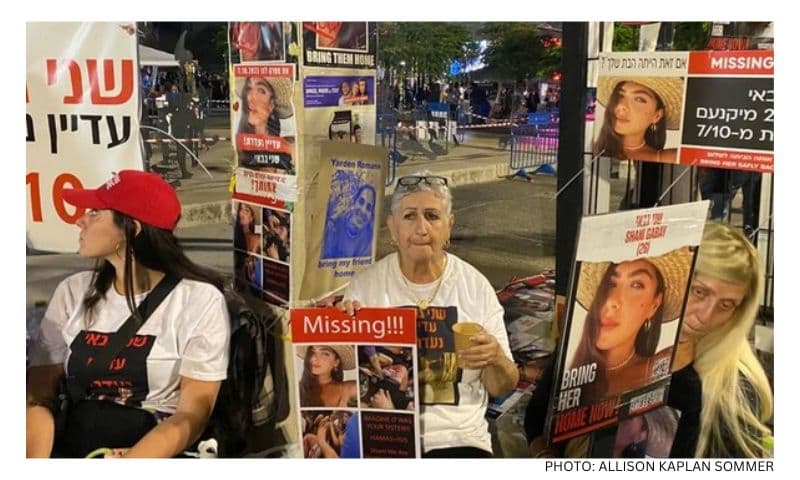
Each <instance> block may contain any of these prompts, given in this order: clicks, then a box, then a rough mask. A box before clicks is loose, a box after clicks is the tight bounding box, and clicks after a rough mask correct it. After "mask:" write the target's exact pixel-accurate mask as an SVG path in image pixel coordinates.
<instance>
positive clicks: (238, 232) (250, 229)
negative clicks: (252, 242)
mask: <svg viewBox="0 0 800 480" xmlns="http://www.w3.org/2000/svg"><path fill="white" fill-rule="evenodd" d="M242 208H249V209H250V213H252V217H253V221H252V222H251V223H250V225H249V226H247V231H245V230H244V228H245V227H243V226H242V224H241V223H239V212H241V211H242ZM234 221H235V222H236V227H235V228H234V229H233V248H235V249H237V250H244V251H247V240H246V234H248V233H256V212H255V211H253V207H252V206H251V205H248V204H246V203H243V202H239V206H238V207H237V208H236V218H235V220H234Z"/></svg>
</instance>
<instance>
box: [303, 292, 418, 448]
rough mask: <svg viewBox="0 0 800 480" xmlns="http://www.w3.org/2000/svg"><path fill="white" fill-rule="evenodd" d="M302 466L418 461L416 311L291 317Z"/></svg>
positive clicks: (318, 312) (314, 312) (312, 311)
mask: <svg viewBox="0 0 800 480" xmlns="http://www.w3.org/2000/svg"><path fill="white" fill-rule="evenodd" d="M290 319H291V320H290V321H291V325H292V343H293V347H292V348H293V349H294V350H293V351H294V353H295V355H294V356H295V378H296V379H297V381H296V382H295V383H296V392H297V395H296V398H297V401H298V403H299V405H298V407H299V412H300V415H299V422H300V425H299V432H300V439H299V444H300V445H302V446H303V456H304V458H418V457H420V450H421V445H420V441H419V440H420V423H419V392H418V388H417V371H418V366H417V360H416V359H417V346H416V311H415V310H414V309H402V308H362V309H360V310H359V311H358V312H356V315H355V316H350V315H348V314H347V313H345V312H341V311H339V310H338V309H335V308H303V309H291V310H290Z"/></svg>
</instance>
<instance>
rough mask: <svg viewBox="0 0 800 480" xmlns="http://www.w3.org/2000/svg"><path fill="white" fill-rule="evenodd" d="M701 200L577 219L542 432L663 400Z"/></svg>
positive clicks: (580, 429)
mask: <svg viewBox="0 0 800 480" xmlns="http://www.w3.org/2000/svg"><path fill="white" fill-rule="evenodd" d="M708 205H709V203H708V201H702V202H695V203H688V204H681V205H674V206H668V207H657V208H652V209H642V210H633V211H626V212H619V213H614V214H608V215H597V216H590V217H584V218H583V219H582V221H581V226H580V231H579V237H578V245H577V251H576V258H575V265H574V267H573V271H572V278H571V284H570V289H569V294H570V295H569V298H568V301H567V312H566V316H565V319H566V321H565V326H564V331H563V334H562V338H561V346H560V349H559V358H558V359H557V363H556V377H555V383H554V388H553V394H552V397H551V400H550V406H549V410H548V419H547V422H548V431H549V435H550V440H551V441H553V442H558V441H561V440H566V439H568V438H571V437H574V436H578V435H582V434H585V433H588V432H591V431H593V430H597V429H599V428H602V427H606V426H609V425H612V424H615V423H617V422H618V421H620V420H621V419H624V418H627V417H628V416H631V415H636V414H640V413H643V412H645V411H647V410H650V409H653V408H655V407H657V406H660V405H662V404H663V403H664V401H665V399H666V395H667V385H668V383H669V376H670V365H671V362H672V349H673V346H674V345H675V343H676V342H677V341H678V332H679V331H680V323H681V320H682V315H683V308H684V306H685V303H686V293H687V287H688V285H689V281H690V280H691V272H692V268H693V266H694V259H695V255H696V251H697V247H698V246H699V244H700V240H701V238H702V234H703V228H704V226H705V219H706V214H707V212H708Z"/></svg>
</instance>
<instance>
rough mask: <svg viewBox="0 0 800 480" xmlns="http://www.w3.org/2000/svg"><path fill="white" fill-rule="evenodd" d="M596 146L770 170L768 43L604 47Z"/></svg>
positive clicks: (605, 151) (599, 150)
mask: <svg viewBox="0 0 800 480" xmlns="http://www.w3.org/2000/svg"><path fill="white" fill-rule="evenodd" d="M599 65H600V69H599V77H598V80H597V106H596V116H595V124H594V125H595V128H594V147H593V152H594V154H595V155H597V156H605V157H612V158H616V159H620V160H624V159H631V160H640V161H647V162H660V163H669V164H681V165H695V166H700V167H715V168H727V169H734V170H750V171H756V172H767V173H771V172H772V171H773V149H774V147H773V136H774V132H773V122H774V118H773V117H774V110H773V107H774V95H773V83H774V80H773V77H774V57H773V52H772V51H771V50H754V51H747V50H737V51H695V52H635V53H604V54H602V55H601V56H600V64H599Z"/></svg>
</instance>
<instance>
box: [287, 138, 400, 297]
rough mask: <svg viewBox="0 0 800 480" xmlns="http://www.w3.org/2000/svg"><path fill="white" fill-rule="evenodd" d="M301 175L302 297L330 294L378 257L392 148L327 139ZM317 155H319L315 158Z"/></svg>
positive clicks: (307, 160) (298, 213)
mask: <svg viewBox="0 0 800 480" xmlns="http://www.w3.org/2000/svg"><path fill="white" fill-rule="evenodd" d="M319 152H320V153H319V155H318V156H314V155H309V156H308V158H307V159H306V162H307V163H306V164H307V167H308V168H307V169H306V172H305V174H304V175H303V176H302V178H301V180H300V181H301V186H300V190H301V191H302V192H303V194H304V200H305V201H304V202H303V205H302V206H300V205H299V207H300V208H301V210H302V213H300V212H299V211H298V212H296V215H297V216H301V217H302V220H303V222H304V227H303V231H305V232H307V234H306V236H305V239H304V241H305V246H304V248H301V249H296V251H300V250H302V251H303V252H305V255H306V258H305V261H304V262H301V263H302V264H303V266H304V267H305V269H304V270H305V271H304V273H303V275H302V277H300V278H302V280H301V281H302V285H301V287H300V293H299V299H300V300H301V301H302V300H311V299H317V298H321V297H324V296H326V295H328V294H330V293H332V292H334V291H335V290H338V289H340V288H341V287H343V286H344V285H345V284H346V283H347V282H348V281H349V279H350V278H352V277H353V275H354V274H355V273H356V272H357V271H359V270H360V269H362V268H364V267H365V266H367V265H369V264H371V263H372V261H373V259H374V257H375V241H376V237H377V232H378V228H379V225H380V222H381V219H380V212H381V211H382V205H383V192H384V181H385V178H386V158H387V153H386V150H385V149H383V148H380V147H373V146H369V145H358V144H351V143H344V142H331V141H327V142H322V143H321V148H320V150H319ZM315 157H316V158H315Z"/></svg>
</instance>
